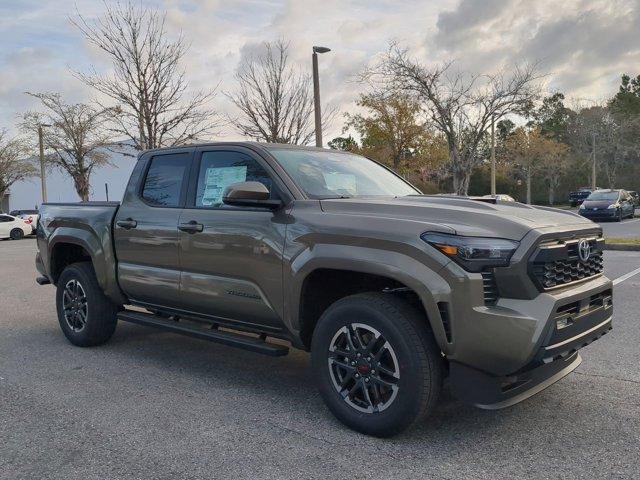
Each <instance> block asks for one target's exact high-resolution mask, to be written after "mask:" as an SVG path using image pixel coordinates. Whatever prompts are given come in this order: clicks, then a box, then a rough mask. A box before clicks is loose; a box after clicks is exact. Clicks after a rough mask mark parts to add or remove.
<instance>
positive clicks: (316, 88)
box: [311, 46, 331, 147]
mask: <svg viewBox="0 0 640 480" xmlns="http://www.w3.org/2000/svg"><path fill="white" fill-rule="evenodd" d="M330 51H331V49H330V48H327V47H315V46H314V47H313V55H312V56H311V59H312V65H313V107H314V111H315V118H316V147H322V113H321V111H320V78H319V77H318V54H319V53H327V52H330Z"/></svg>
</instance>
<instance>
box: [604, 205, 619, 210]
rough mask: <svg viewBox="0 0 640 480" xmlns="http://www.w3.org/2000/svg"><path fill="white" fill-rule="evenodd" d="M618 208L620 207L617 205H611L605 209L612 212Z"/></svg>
mask: <svg viewBox="0 0 640 480" xmlns="http://www.w3.org/2000/svg"><path fill="white" fill-rule="evenodd" d="M619 206H620V205H618V204H617V203H613V204H611V205H609V206H608V207H607V208H608V209H609V210H613V209H614V208H618V207H619Z"/></svg>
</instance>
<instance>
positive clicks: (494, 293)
mask: <svg viewBox="0 0 640 480" xmlns="http://www.w3.org/2000/svg"><path fill="white" fill-rule="evenodd" d="M482 287H483V290H484V304H485V305H495V304H496V302H497V301H498V285H496V278H495V275H494V274H493V270H487V271H484V272H482Z"/></svg>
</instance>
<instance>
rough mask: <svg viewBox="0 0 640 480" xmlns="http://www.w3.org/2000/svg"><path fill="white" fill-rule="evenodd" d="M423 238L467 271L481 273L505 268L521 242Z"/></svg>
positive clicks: (438, 236) (428, 235) (429, 235)
mask: <svg viewBox="0 0 640 480" xmlns="http://www.w3.org/2000/svg"><path fill="white" fill-rule="evenodd" d="M421 238H422V239H423V240H424V241H425V242H427V243H428V244H429V245H432V246H433V247H435V248H437V249H438V250H440V251H441V252H442V253H444V254H445V255H446V256H448V257H449V258H451V259H452V260H454V261H455V262H456V263H458V264H459V265H460V266H462V267H463V268H464V269H465V270H468V271H470V272H480V271H481V270H483V269H484V268H487V267H505V266H507V265H509V260H510V259H511V256H512V255H513V252H515V250H516V248H518V245H520V243H519V242H516V241H513V240H507V239H504V238H483V237H462V236H459V235H450V234H446V233H432V232H426V233H423V234H422V235H421Z"/></svg>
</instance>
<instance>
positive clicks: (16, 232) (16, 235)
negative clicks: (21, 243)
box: [9, 228, 24, 240]
mask: <svg viewBox="0 0 640 480" xmlns="http://www.w3.org/2000/svg"><path fill="white" fill-rule="evenodd" d="M9 236H10V237H11V240H20V239H22V237H24V232H23V231H22V230H21V229H19V228H14V229H13V230H11V232H10V233H9Z"/></svg>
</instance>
